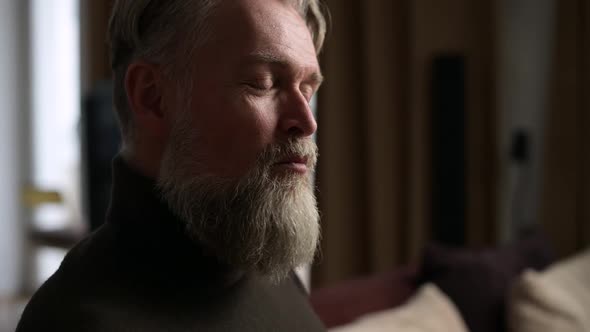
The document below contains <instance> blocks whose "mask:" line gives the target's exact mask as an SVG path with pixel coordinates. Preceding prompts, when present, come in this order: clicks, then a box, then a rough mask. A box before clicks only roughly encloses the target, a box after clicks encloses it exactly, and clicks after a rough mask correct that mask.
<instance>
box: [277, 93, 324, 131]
mask: <svg viewBox="0 0 590 332" xmlns="http://www.w3.org/2000/svg"><path fill="white" fill-rule="evenodd" d="M281 108H282V110H281V115H280V117H281V118H280V129H281V131H282V132H283V133H285V134H286V135H287V136H288V137H308V136H311V135H313V134H314V133H315V132H316V130H317V127H318V126H317V122H316V120H315V117H314V115H313V112H312V109H311V106H310V104H309V102H308V101H307V99H306V98H305V97H304V95H303V94H302V93H301V92H299V91H293V92H291V93H289V94H288V97H287V98H285V100H284V102H283V103H282V105H281Z"/></svg>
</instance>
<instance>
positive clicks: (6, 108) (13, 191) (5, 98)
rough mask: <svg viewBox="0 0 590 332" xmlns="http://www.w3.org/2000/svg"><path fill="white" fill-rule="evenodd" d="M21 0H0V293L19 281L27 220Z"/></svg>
mask: <svg viewBox="0 0 590 332" xmlns="http://www.w3.org/2000/svg"><path fill="white" fill-rule="evenodd" d="M25 3H26V1H23V0H0V47H1V48H2V51H0V296H14V295H16V294H17V293H18V292H19V291H20V288H21V287H22V286H23V285H22V282H23V275H22V272H23V271H24V269H23V264H24V263H23V262H24V248H25V246H24V243H25V241H24V229H25V227H24V224H25V220H23V219H24V218H23V217H22V216H23V212H22V208H21V206H20V189H21V185H22V184H23V181H22V179H23V178H24V176H25V173H26V165H24V164H23V163H24V160H25V159H26V154H27V152H26V151H28V149H26V143H24V142H26V139H24V140H23V137H24V136H23V132H24V130H23V128H24V123H25V118H26V112H27V111H28V110H27V97H26V95H27V91H28V88H29V87H28V78H27V76H28V74H27V73H28V70H27V56H26V54H27V43H28V42H27V40H28V39H27V37H28V36H27V28H26V22H27V10H26V4H25ZM23 143H24V144H25V145H24V146H23Z"/></svg>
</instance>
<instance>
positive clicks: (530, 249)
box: [310, 232, 590, 332]
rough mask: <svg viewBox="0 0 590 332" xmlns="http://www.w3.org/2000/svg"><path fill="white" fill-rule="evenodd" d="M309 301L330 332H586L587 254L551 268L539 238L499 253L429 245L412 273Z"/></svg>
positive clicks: (589, 326) (589, 312) (324, 291)
mask: <svg viewBox="0 0 590 332" xmlns="http://www.w3.org/2000/svg"><path fill="white" fill-rule="evenodd" d="M568 287H569V288H568ZM570 288H571V289H570ZM574 298H575V299H574ZM310 300H311V303H312V306H313V308H314V309H315V310H316V312H317V314H318V316H319V317H320V319H322V321H323V322H324V323H325V325H326V326H327V327H328V328H329V330H330V331H333V332H355V331H356V332H378V331H379V332H380V331H402V332H404V331H412V332H413V331H416V332H418V331H420V332H438V331H441V332H442V331H447V332H452V331H456V332H462V331H472V332H488V331H494V332H503V331H511V332H512V331H514V332H520V331H522V332H529V331H530V332H532V331H536V332H543V331H572V332H577V331H590V252H583V253H580V254H579V255H578V256H575V257H573V258H570V259H566V260H562V261H556V260H555V255H554V254H553V250H552V249H551V246H550V245H549V241H548V240H547V238H546V237H545V236H543V235H542V234H541V233H540V232H529V233H527V234H526V235H524V236H523V237H522V238H521V239H520V240H518V241H516V242H514V243H512V244H509V245H505V246H502V247H499V248H483V249H473V248H469V249H467V248H450V247H445V246H442V245H437V244H432V245H429V246H428V247H427V248H425V249H424V252H423V255H422V257H421V259H420V262H419V264H417V265H415V266H404V267H400V268H397V269H394V270H391V271H388V272H386V273H381V274H378V275H374V276H369V277H362V278H358V279H355V280H348V281H343V282H339V283H337V284H334V285H331V286H329V287H325V288H321V289H316V290H313V291H312V293H311V296H310Z"/></svg>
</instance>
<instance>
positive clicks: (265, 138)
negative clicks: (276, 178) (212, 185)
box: [180, 0, 321, 177]
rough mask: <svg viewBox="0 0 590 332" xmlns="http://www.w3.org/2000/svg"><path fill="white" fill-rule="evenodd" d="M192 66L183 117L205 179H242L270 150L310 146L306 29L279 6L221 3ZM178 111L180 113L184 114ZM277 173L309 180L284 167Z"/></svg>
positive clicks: (299, 163)
mask: <svg viewBox="0 0 590 332" xmlns="http://www.w3.org/2000/svg"><path fill="white" fill-rule="evenodd" d="M210 29H211V31H212V39H211V41H210V42H209V43H208V44H207V45H205V46H204V47H203V48H201V49H200V50H199V51H198V52H197V54H196V56H195V58H194V63H195V65H196V71H195V75H194V77H193V79H194V86H193V87H192V93H191V100H190V101H191V105H190V110H189V111H190V112H191V114H192V118H193V123H192V126H193V128H194V130H195V132H198V133H199V136H200V139H201V142H200V146H199V147H198V150H199V154H200V157H201V158H202V166H203V169H201V170H200V172H204V173H207V174H211V175H216V176H221V177H237V176H241V175H244V174H245V173H246V172H247V171H248V170H249V169H250V168H251V167H252V166H253V165H254V162H255V160H256V157H257V156H258V154H259V153H260V152H261V151H262V150H263V149H264V148H265V147H267V146H268V145H269V144H272V143H278V142H285V141H287V140H288V139H309V138H310V136H311V135H312V134H313V133H314V132H315V130H316V122H315V119H314V117H313V115H312V113H311V110H310V107H309V101H310V99H311V97H312V95H313V94H314V93H315V91H316V90H317V89H318V87H319V84H320V80H321V74H320V69H319V66H318V61H317V57H316V53H315V48H314V45H313V42H312V39H311V36H310V33H309V31H308V29H307V27H306V25H305V22H304V21H303V19H302V18H301V17H300V15H299V14H298V13H297V11H296V10H295V9H294V8H292V7H291V6H290V5H288V4H286V3H283V1H280V0H271V1H268V0H248V1H243V0H241V1H223V2H221V5H220V7H219V8H218V9H217V10H216V12H215V14H214V15H213V17H212V19H211V26H210ZM183 106H184V105H180V107H183ZM276 171H277V172H284V171H299V172H302V173H303V172H308V171H309V170H308V169H306V167H305V162H304V161H303V160H297V159H296V158H295V159H293V160H285V163H284V164H281V165H277V167H276Z"/></svg>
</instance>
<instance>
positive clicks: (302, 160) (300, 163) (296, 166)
mask: <svg viewBox="0 0 590 332" xmlns="http://www.w3.org/2000/svg"><path fill="white" fill-rule="evenodd" d="M308 160H309V159H308V158H307V157H300V156H293V157H288V158H285V159H283V160H281V161H279V162H277V163H276V164H275V165H276V166H279V167H285V168H289V169H291V170H294V171H296V172H300V173H305V172H307V162H308Z"/></svg>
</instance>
